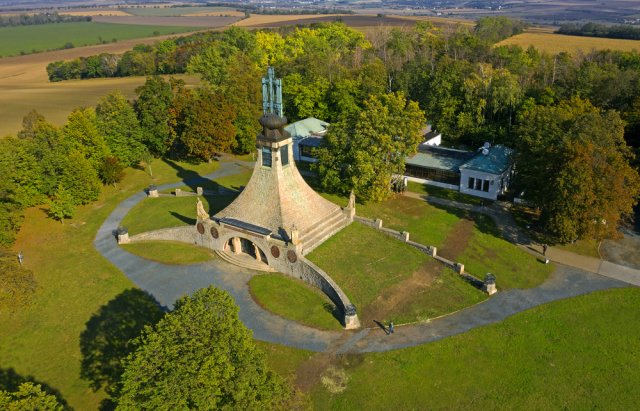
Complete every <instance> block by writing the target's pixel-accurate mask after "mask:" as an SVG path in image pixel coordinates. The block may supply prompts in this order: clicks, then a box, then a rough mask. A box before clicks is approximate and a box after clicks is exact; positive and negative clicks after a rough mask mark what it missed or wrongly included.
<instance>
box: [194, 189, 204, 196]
mask: <svg viewBox="0 0 640 411" xmlns="http://www.w3.org/2000/svg"><path fill="white" fill-rule="evenodd" d="M203 193H204V190H203V189H202V187H196V194H198V195H199V196H201V195H202V194H203Z"/></svg>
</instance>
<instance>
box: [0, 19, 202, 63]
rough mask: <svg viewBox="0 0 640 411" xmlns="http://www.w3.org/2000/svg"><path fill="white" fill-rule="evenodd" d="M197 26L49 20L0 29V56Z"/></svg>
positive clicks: (168, 31)
mask: <svg viewBox="0 0 640 411" xmlns="http://www.w3.org/2000/svg"><path fill="white" fill-rule="evenodd" d="M197 29H198V28H197V27H171V26H152V25H131V24H109V23H95V22H81V23H52V24H37V25H31V26H15V27H1V28H0V57H6V56H15V55H18V54H20V53H33V52H38V51H46V50H57V49H62V48H64V47H65V44H67V43H71V44H72V45H73V46H74V47H80V46H90V45H93V44H101V43H102V42H103V41H106V42H112V41H113V39H116V40H127V39H136V38H143V37H152V36H159V35H162V34H174V33H184V32H189V31H194V30H197Z"/></svg>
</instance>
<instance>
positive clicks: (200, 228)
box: [196, 223, 204, 234]
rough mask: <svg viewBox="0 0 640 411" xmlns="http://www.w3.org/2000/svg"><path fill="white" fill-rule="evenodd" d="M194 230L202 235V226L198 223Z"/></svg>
mask: <svg viewBox="0 0 640 411" xmlns="http://www.w3.org/2000/svg"><path fill="white" fill-rule="evenodd" d="M196 228H197V229H198V232H199V233H200V234H204V224H202V223H198V225H197V226H196Z"/></svg>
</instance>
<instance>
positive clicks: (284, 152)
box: [280, 144, 289, 166]
mask: <svg viewBox="0 0 640 411" xmlns="http://www.w3.org/2000/svg"><path fill="white" fill-rule="evenodd" d="M280 158H281V159H282V165H283V166H286V165H289V145H288V144H287V145H286V146H282V147H280Z"/></svg>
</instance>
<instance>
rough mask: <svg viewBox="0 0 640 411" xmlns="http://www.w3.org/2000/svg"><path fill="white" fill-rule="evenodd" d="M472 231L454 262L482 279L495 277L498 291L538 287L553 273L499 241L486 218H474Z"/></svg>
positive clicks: (504, 241) (521, 252)
mask: <svg viewBox="0 0 640 411" xmlns="http://www.w3.org/2000/svg"><path fill="white" fill-rule="evenodd" d="M474 220H475V223H474V228H473V231H472V234H471V239H470V241H469V244H468V245H467V247H466V248H465V250H464V252H463V253H462V255H460V256H459V257H458V261H461V262H463V263H464V264H465V271H467V272H469V273H471V274H473V275H475V276H476V277H479V278H480V279H484V277H485V275H486V274H487V273H492V274H494V275H495V276H496V285H497V287H498V288H499V289H508V288H531V287H535V286H538V285H540V284H542V283H543V282H544V281H545V280H546V279H547V278H548V277H549V275H550V274H551V272H552V271H553V270H554V268H555V265H554V264H544V263H542V261H541V260H538V259H537V258H536V257H535V256H533V255H531V254H529V253H527V252H526V251H524V250H522V249H520V248H519V247H517V246H515V245H513V244H511V243H509V242H508V241H506V240H504V239H502V238H500V236H499V234H498V231H497V228H496V226H495V224H494V222H493V220H491V218H490V217H488V216H485V215H480V214H478V215H475V216H474Z"/></svg>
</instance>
